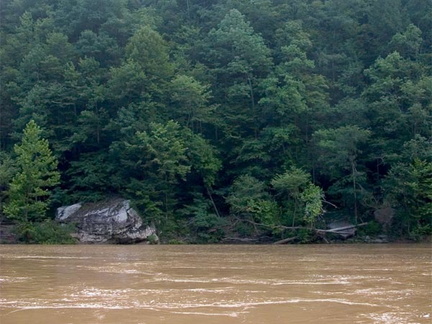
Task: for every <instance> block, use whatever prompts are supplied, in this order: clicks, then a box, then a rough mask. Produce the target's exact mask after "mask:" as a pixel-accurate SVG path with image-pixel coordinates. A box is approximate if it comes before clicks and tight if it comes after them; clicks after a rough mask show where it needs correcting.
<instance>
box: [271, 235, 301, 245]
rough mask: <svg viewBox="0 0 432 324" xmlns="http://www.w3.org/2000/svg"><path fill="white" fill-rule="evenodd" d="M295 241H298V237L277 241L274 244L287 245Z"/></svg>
mask: <svg viewBox="0 0 432 324" xmlns="http://www.w3.org/2000/svg"><path fill="white" fill-rule="evenodd" d="M295 239H298V236H294V237H289V238H286V239H283V240H280V241H276V242H274V243H273V244H285V243H288V242H291V241H294V240H295Z"/></svg>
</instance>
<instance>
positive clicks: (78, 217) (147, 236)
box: [56, 198, 157, 244]
mask: <svg viewBox="0 0 432 324" xmlns="http://www.w3.org/2000/svg"><path fill="white" fill-rule="evenodd" d="M56 220H57V221H59V222H61V223H75V224H76V226H77V232H76V233H75V234H74V237H76V238H77V239H78V240H79V241H80V242H81V243H120V244H131V243H138V242H143V241H149V242H150V241H151V243H154V242H157V236H156V228H155V227H154V226H153V225H148V226H145V225H144V224H143V221H142V219H141V217H140V216H139V215H138V213H137V212H136V211H135V210H134V209H133V208H131V207H130V204H129V201H128V200H125V199H119V198H117V199H110V200H107V201H104V202H98V203H86V204H74V205H70V206H64V207H60V208H58V209H57V214H56Z"/></svg>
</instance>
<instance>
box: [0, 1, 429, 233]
mask: <svg viewBox="0 0 432 324" xmlns="http://www.w3.org/2000/svg"><path fill="white" fill-rule="evenodd" d="M0 42H1V44H0V77H1V80H0V101H1V104H0V109H1V114H0V148H1V152H0V203H1V204H2V205H3V206H2V207H3V213H4V214H6V215H8V216H10V217H11V218H15V219H20V220H21V221H23V220H25V221H31V222H34V221H40V220H43V219H45V218H46V217H47V216H45V211H46V210H47V208H48V207H51V208H54V207H57V206H59V205H61V204H68V203H75V202H77V201H86V200H97V199H101V198H103V197H106V196H116V195H121V196H124V197H128V198H130V199H131V200H132V201H133V202H134V204H135V206H137V208H139V209H140V211H141V212H142V214H143V215H144V216H145V218H146V219H147V220H148V221H153V222H155V223H156V224H157V225H158V228H159V229H160V231H161V235H162V238H165V239H166V240H169V239H173V240H174V239H178V238H186V239H188V240H189V241H192V242H217V241H219V240H220V239H222V238H223V237H225V236H243V237H251V236H267V237H271V238H272V239H275V240H276V239H280V238H285V237H287V236H290V235H297V234H298V233H297V234H296V233H294V232H293V231H292V230H295V228H300V231H303V232H305V233H306V232H307V233H309V232H308V231H309V229H310V228H313V227H314V226H318V224H319V226H321V225H323V226H324V224H325V223H329V222H330V221H331V220H333V219H339V220H340V219H343V220H347V221H351V222H353V223H362V222H369V221H374V212H375V211H376V210H379V209H380V208H382V207H389V206H391V207H393V208H394V210H395V211H396V213H395V216H394V218H393V219H392V220H391V222H389V223H386V224H381V225H379V224H377V223H375V221H374V223H373V224H375V225H374V232H379V231H380V230H381V231H385V232H387V234H392V235H394V236H395V237H407V236H411V237H415V238H417V237H420V236H421V235H425V234H429V233H430V232H431V231H432V215H431V210H432V206H431V204H432V187H431V181H432V180H431V179H432V166H431V163H432V3H431V2H430V1H406V0H382V1H370V0H326V1H324V0H316V1H312V0H307V1H306V0H304V1H303V0H301V1H299V0H286V1H278V0H256V1H249V0H236V1H231V0H218V1H216V0H212V1H200V0H188V1H182V0H166V1H153V0H104V1H95V0H76V1H69V0H60V1H58V0H56V1H54V0H32V1H29V0H23V1H18V0H3V1H2V2H1V5H0ZM29 122H30V124H29ZM26 125H27V127H26ZM37 125H39V126H37ZM29 127H30V128H33V129H34V132H36V130H37V132H36V133H37V134H36V133H35V134H33V135H32V134H30V130H29ZM39 127H40V128H39ZM23 132H24V135H23ZM31 136H33V137H34V138H31ZM26 141H33V142H32V143H33V144H29V146H26V145H27V144H25V143H26ZM46 141H48V142H49V144H50V148H51V150H52V153H53V156H55V158H56V160H58V171H59V172H60V182H59V183H57V182H58V181H57V180H58V179H57V178H56V175H55V174H56V173H55V171H54V169H53V168H54V164H55V162H54V160H55V159H54V158H51V157H50V154H51V153H49V152H51V151H50V149H48V146H47V145H48V142H46ZM20 143H21V144H20ZM30 143H31V142H30ZM39 144H40V145H42V146H43V149H42V147H38V145H39ZM14 147H15V149H14ZM32 149H33V150H35V151H33V152H32ZM35 152H39V153H40V155H38V154H36V156H35V155H34V154H35ZM48 153H49V154H48ZM32 154H33V157H31V156H32ZM36 157H37V158H40V159H41V161H40V163H39V162H38V163H30V164H27V162H26V161H27V159H34V158H36ZM44 168H45V169H44ZM44 170H45V171H46V172H51V173H50V175H47V174H46V175H43V172H45V171H44ZM41 172H42V173H41ZM42 180H44V181H48V182H47V183H42V182H40V181H42ZM28 186H32V188H30V189H31V190H33V192H30V191H31V190H30V189H29V188H27V187H28ZM52 186H56V187H55V188H52ZM48 189H49V190H48ZM29 190H30V191H29ZM50 194H52V198H53V199H52V200H51V201H52V203H51V204H50V205H48V203H49V201H48V200H47V199H46V198H47V197H48V196H49V195H50ZM36 197H39V198H37V199H36ZM28 199H33V203H32V204H29V203H28ZM24 200H25V201H24ZM29 206H32V207H31V208H30V207H29ZM24 218H25V219H24ZM290 228H294V229H290ZM298 235H302V234H301V233H300V234H298Z"/></svg>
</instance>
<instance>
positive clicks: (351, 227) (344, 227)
mask: <svg viewBox="0 0 432 324" xmlns="http://www.w3.org/2000/svg"><path fill="white" fill-rule="evenodd" d="M367 224H369V223H361V224H358V225H350V226H343V227H337V228H332V229H329V230H323V229H318V228H317V229H315V231H316V232H317V233H337V232H342V231H345V230H348V229H353V228H356V227H359V226H365V225H367Z"/></svg>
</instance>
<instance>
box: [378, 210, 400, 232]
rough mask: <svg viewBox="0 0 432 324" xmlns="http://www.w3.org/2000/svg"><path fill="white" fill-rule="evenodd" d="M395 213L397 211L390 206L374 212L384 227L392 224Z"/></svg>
mask: <svg viewBox="0 0 432 324" xmlns="http://www.w3.org/2000/svg"><path fill="white" fill-rule="evenodd" d="M395 214H396V211H395V210H394V209H393V208H391V207H388V206H387V207H383V208H380V209H377V210H375V212H374V216H375V220H376V221H377V222H378V223H380V224H381V225H382V226H383V227H384V229H388V227H389V226H390V225H391V223H392V221H393V218H394V216H395Z"/></svg>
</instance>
